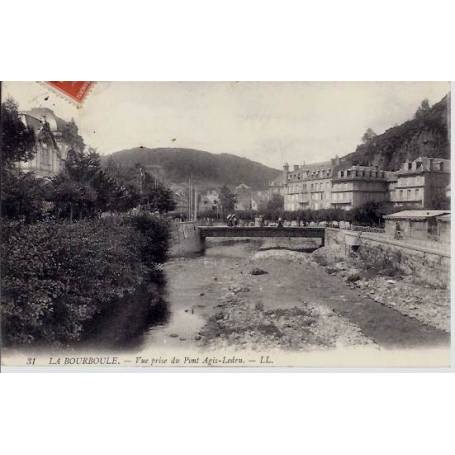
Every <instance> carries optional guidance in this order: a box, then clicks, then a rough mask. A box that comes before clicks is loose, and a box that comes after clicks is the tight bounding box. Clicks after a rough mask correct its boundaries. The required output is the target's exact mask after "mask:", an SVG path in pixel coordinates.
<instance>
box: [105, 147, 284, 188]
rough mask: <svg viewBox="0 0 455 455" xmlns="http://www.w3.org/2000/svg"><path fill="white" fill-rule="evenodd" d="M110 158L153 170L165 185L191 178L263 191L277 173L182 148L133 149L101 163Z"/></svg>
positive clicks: (240, 160) (205, 183) (207, 183)
mask: <svg viewBox="0 0 455 455" xmlns="http://www.w3.org/2000/svg"><path fill="white" fill-rule="evenodd" d="M110 158H112V159H113V160H114V161H115V163H116V164H117V165H120V166H134V165H135V164H136V163H140V164H142V165H143V166H144V167H146V168H149V169H150V170H151V172H153V171H154V168H155V169H156V171H157V173H158V174H161V175H160V176H162V177H163V178H164V180H165V181H167V182H172V183H185V182H187V181H188V178H189V177H190V176H191V177H192V179H193V182H195V183H197V184H199V185H201V186H207V187H209V186H221V185H224V184H226V185H229V186H231V187H232V186H237V185H239V184H240V183H245V184H246V185H248V186H251V187H253V188H263V187H266V186H267V185H268V184H269V183H270V181H271V180H273V179H274V178H276V177H277V176H278V175H279V173H280V171H278V170H277V169H273V168H270V167H267V166H264V165H263V164H261V163H258V162H256V161H251V160H249V159H246V158H241V157H239V156H236V155H231V154H228V153H221V154H214V153H209V152H204V151H202V150H194V149H185V148H153V149H151V148H147V147H136V148H132V149H128V150H121V151H119V152H115V153H113V154H112V155H108V156H105V157H103V161H104V163H107V161H108V160H109V159H110Z"/></svg>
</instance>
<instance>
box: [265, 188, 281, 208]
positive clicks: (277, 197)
mask: <svg viewBox="0 0 455 455" xmlns="http://www.w3.org/2000/svg"><path fill="white" fill-rule="evenodd" d="M280 210H284V197H283V196H282V195H281V194H277V193H275V194H272V197H271V198H270V200H269V201H268V202H267V207H266V211H268V212H274V211H280Z"/></svg>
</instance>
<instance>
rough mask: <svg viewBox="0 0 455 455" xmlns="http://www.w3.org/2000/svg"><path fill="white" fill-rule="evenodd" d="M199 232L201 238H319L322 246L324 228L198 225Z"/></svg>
mask: <svg viewBox="0 0 455 455" xmlns="http://www.w3.org/2000/svg"><path fill="white" fill-rule="evenodd" d="M199 234H200V236H201V239H205V238H207V237H286V238H291V237H305V238H310V239H321V246H324V236H325V228H322V227H270V226H264V227H259V226H245V227H239V226H237V227H229V226H199Z"/></svg>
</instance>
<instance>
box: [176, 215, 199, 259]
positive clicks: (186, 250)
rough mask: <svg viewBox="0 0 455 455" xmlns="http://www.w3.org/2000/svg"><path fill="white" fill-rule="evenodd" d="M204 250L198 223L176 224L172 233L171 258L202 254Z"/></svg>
mask: <svg viewBox="0 0 455 455" xmlns="http://www.w3.org/2000/svg"><path fill="white" fill-rule="evenodd" d="M203 249H204V244H203V242H202V240H201V236H200V233H199V228H198V225H197V223H196V222H194V221H186V222H183V223H175V224H173V226H172V231H171V248H170V251H169V256H170V257H178V256H186V255H191V254H196V253H200V252H201V251H202V250H203Z"/></svg>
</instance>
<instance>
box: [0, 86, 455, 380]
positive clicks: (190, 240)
mask: <svg viewBox="0 0 455 455" xmlns="http://www.w3.org/2000/svg"><path fill="white" fill-rule="evenodd" d="M450 96H451V95H450V83H449V82H126V81H125V82H33V81H30V82H2V84H1V123H0V133H1V143H0V144H1V154H2V159H1V224H2V229H1V324H2V330H1V335H2V340H1V342H2V356H1V362H2V369H5V370H8V369H9V368H12V369H20V368H24V369H32V370H33V369H39V368H43V369H46V370H47V369H67V370H72V371H86V370H96V369H110V370H112V371H115V370H126V369H128V370H132V371H135V370H138V369H141V370H152V369H154V368H169V367H178V368H213V367H215V368H217V367H221V368H263V369H270V368H276V367H281V368H284V367H290V368H295V367H297V368H306V367H320V368H337V367H358V368H362V367H377V368H388V367H417V368H422V367H423V368H428V367H436V368H443V367H449V366H450V330H451V320H450V280H449V270H450V259H451V258H450V229H451V211H450V208H451V207H450V205H451V204H450V200H451V187H450V180H451V164H450V163H451V161H450V159H451V157H450V102H451V98H450Z"/></svg>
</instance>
